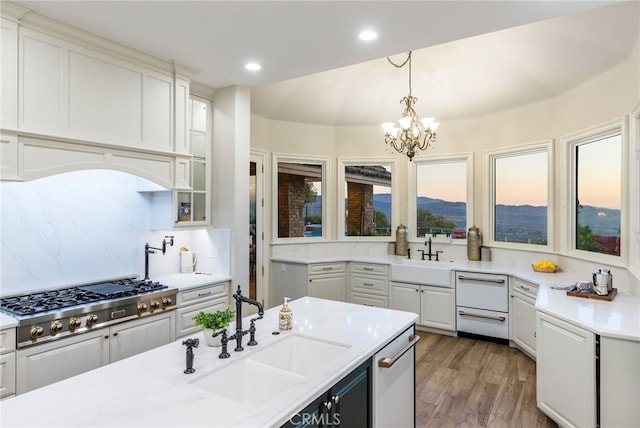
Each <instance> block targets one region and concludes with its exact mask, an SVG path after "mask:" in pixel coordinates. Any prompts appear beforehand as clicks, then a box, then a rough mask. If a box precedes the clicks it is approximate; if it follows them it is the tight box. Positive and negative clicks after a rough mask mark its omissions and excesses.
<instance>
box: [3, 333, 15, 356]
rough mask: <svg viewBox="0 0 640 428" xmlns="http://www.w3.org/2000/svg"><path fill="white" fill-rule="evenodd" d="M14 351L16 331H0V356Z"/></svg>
mask: <svg viewBox="0 0 640 428" xmlns="http://www.w3.org/2000/svg"><path fill="white" fill-rule="evenodd" d="M15 349H16V329H15V328H7V329H5V330H0V354H4V353H5V352H9V351H14V350H15Z"/></svg>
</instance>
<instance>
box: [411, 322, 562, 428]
mask: <svg viewBox="0 0 640 428" xmlns="http://www.w3.org/2000/svg"><path fill="white" fill-rule="evenodd" d="M419 335H420V337H421V338H422V340H421V341H420V342H418V344H417V345H416V427H524V428H528V427H557V426H558V425H557V424H556V423H555V422H553V421H552V420H551V419H549V418H548V417H547V416H546V415H545V414H544V413H542V412H541V411H540V410H538V408H537V407H536V365H535V362H534V361H533V360H531V359H530V358H529V357H527V356H526V355H524V354H523V353H522V352H520V351H519V350H517V349H514V348H509V347H508V346H506V345H499V344H496V343H491V342H485V341H480V340H474V339H467V338H458V337H449V336H442V335H439V334H435V333H427V332H424V331H421V332H419Z"/></svg>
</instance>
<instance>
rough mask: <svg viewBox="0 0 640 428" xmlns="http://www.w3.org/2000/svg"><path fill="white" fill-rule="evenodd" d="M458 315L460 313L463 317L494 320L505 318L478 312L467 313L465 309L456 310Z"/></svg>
mask: <svg viewBox="0 0 640 428" xmlns="http://www.w3.org/2000/svg"><path fill="white" fill-rule="evenodd" d="M458 315H462V316H463V317H476V318H484V319H487V320H496V321H502V322H504V321H505V320H506V318H505V317H493V316H491V315H480V314H468V313H466V312H465V311H458Z"/></svg>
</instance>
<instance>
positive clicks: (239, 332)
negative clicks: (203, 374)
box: [220, 285, 264, 358]
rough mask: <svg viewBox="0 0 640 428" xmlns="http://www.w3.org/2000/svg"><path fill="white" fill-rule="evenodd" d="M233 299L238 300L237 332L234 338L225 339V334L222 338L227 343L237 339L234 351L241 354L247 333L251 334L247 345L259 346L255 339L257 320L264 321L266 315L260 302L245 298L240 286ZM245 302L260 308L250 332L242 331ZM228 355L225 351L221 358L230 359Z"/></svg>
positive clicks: (252, 322)
mask: <svg viewBox="0 0 640 428" xmlns="http://www.w3.org/2000/svg"><path fill="white" fill-rule="evenodd" d="M233 298H234V299H235V300H236V332H235V334H234V335H233V336H229V337H227V338H225V335H224V334H223V336H222V338H223V342H225V340H224V339H227V340H233V339H235V340H236V348H235V349H234V351H236V352H239V351H243V350H244V348H243V347H242V336H244V335H245V334H247V333H250V334H251V337H250V340H249V343H247V345H249V346H254V345H257V344H258V342H256V338H255V333H256V327H255V320H259V319H262V317H263V315H264V307H263V306H262V303H260V302H258V301H257V300H253V299H251V298H249V297H247V296H243V295H242V290H241V289H240V285H238V290H237V291H236V292H235V294H234V295H233ZM243 302H246V303H248V304H250V305H254V306H257V307H258V317H257V318H254V319H252V320H251V327H250V328H249V329H248V330H242V303H243ZM223 345H226V343H223ZM225 348H226V346H225ZM223 355H224V356H223ZM228 355H229V354H228V353H226V349H223V352H222V353H221V354H220V358H228Z"/></svg>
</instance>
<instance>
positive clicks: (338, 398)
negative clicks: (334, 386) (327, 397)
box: [331, 395, 340, 404]
mask: <svg viewBox="0 0 640 428" xmlns="http://www.w3.org/2000/svg"><path fill="white" fill-rule="evenodd" d="M331 399H332V400H333V404H338V403H339V402H340V396H339V395H334V396H333V397H332V398H331Z"/></svg>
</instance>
